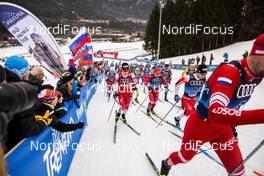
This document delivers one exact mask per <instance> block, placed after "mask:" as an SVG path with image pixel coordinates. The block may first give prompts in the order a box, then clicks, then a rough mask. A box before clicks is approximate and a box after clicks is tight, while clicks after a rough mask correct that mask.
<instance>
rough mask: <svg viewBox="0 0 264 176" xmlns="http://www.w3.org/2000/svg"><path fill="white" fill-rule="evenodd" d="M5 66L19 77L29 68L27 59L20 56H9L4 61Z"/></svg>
mask: <svg viewBox="0 0 264 176" xmlns="http://www.w3.org/2000/svg"><path fill="white" fill-rule="evenodd" d="M4 66H5V68H6V69H7V70H9V71H11V72H13V73H15V74H16V75H18V76H19V77H20V78H21V77H22V76H24V75H25V74H26V73H27V72H28V71H29V69H30V66H29V64H28V61H27V60H26V59H24V58H23V57H20V56H11V57H9V58H7V60H6V61H5V65H4Z"/></svg>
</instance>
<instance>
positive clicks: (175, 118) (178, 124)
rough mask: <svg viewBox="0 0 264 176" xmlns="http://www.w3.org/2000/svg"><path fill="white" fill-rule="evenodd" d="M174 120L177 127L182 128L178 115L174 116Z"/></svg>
mask: <svg viewBox="0 0 264 176" xmlns="http://www.w3.org/2000/svg"><path fill="white" fill-rule="evenodd" d="M174 120H175V127H176V128H181V127H180V119H179V117H178V116H176V117H174Z"/></svg>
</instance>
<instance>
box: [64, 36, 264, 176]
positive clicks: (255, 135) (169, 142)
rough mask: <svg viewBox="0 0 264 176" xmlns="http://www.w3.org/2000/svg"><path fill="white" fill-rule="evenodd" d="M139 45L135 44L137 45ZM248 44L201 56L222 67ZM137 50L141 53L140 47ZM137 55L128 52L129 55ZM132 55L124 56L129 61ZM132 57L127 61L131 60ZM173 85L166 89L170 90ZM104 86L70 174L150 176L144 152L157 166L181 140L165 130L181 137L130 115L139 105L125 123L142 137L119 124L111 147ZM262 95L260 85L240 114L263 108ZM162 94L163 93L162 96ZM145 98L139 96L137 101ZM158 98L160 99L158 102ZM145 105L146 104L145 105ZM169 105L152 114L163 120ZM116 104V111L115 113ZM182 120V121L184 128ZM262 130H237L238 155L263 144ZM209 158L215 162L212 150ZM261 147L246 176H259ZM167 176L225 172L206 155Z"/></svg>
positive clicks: (136, 114) (257, 127) (207, 175)
mask: <svg viewBox="0 0 264 176" xmlns="http://www.w3.org/2000/svg"><path fill="white" fill-rule="evenodd" d="M138 44H140V43H138ZM251 45H252V41H249V42H242V43H238V44H234V45H231V46H230V47H225V48H222V49H218V50H215V51H212V52H206V53H205V55H206V56H208V55H209V54H210V53H213V54H214V55H215V63H220V62H222V60H223V58H222V55H223V53H224V52H228V53H229V55H230V56H231V58H236V59H239V58H241V56H242V54H243V53H244V51H245V50H250V48H251ZM134 47H135V48H139V50H140V52H142V47H140V46H134ZM134 53H136V52H133V54H134ZM130 54H131V53H126V52H124V55H125V56H126V57H127V58H129V55H130ZM197 55H201V54H194V55H191V56H190V55H189V56H181V57H176V58H171V59H167V60H166V61H170V60H171V61H173V63H180V62H181V58H190V57H196V56H197ZM130 57H131V56H130ZM179 76H180V71H175V72H174V73H173V81H176V80H177V79H179ZM173 84H174V83H172V84H171V87H170V89H171V90H173ZM103 90H104V89H103V86H102V88H101V89H99V90H98V91H97V93H96V95H95V96H94V99H93V100H92V102H91V104H90V106H89V109H88V128H86V130H85V132H84V134H83V137H82V140H81V145H83V146H87V145H88V146H89V147H88V148H87V147H86V149H83V150H80V151H77V152H76V155H75V157H74V160H73V163H72V165H71V168H70V172H69V175H98V176H105V175H113V176H121V175H126V176H135V175H140V176H143V175H144V176H152V175H155V173H154V172H153V170H152V168H151V166H150V164H149V162H148V161H147V159H146V157H145V152H148V153H149V154H150V155H151V156H152V158H153V160H154V162H155V163H156V164H157V166H158V167H160V161H161V160H162V159H164V158H166V157H167V156H168V155H169V154H170V153H171V152H172V151H175V150H177V149H179V146H180V142H181V140H180V139H179V138H177V137H175V136H173V135H171V134H170V133H169V132H168V130H172V131H174V132H175V133H177V134H181V133H180V132H179V131H178V130H176V129H174V128H172V127H170V126H167V125H165V124H164V125H163V126H161V127H159V128H156V124H155V122H153V121H152V120H151V119H149V118H147V117H146V116H145V115H144V114H143V113H142V112H141V111H138V112H135V111H136V109H137V108H138V105H136V106H134V105H132V106H131V108H130V110H129V112H128V115H127V119H128V122H129V123H130V124H131V125H132V126H133V127H135V128H136V129H138V130H139V131H140V132H141V135H140V136H137V135H135V134H134V133H133V132H132V131H131V130H130V129H128V128H127V127H126V126H125V125H124V124H122V123H121V122H119V124H118V130H117V143H116V144H114V143H113V131H114V115H112V116H111V119H110V121H109V122H107V118H108V115H109V113H110V110H111V106H112V104H113V100H111V101H110V102H109V103H108V102H107V100H106V97H105V94H104V91H103ZM263 91H264V84H262V85H261V86H259V87H258V88H257V89H256V92H255V93H254V95H253V97H252V99H251V101H250V102H249V103H248V105H247V106H246V107H245V109H255V108H263V107H264V105H263V100H262V99H261V98H260V96H261V92H263ZM161 95H162V93H161ZM145 97H146V95H145V94H144V93H143V92H142V91H141V92H140V98H139V101H140V102H142V101H143V100H144V98H145ZM169 97H170V101H173V94H172V93H169ZM161 98H163V97H161ZM144 105H145V106H146V105H147V102H146V103H145V104H144ZM170 107H171V105H170V104H169V103H165V102H163V103H162V102H158V105H157V107H156V111H157V112H158V113H159V114H161V115H162V116H164V115H165V114H166V112H167V111H168V110H169V109H170ZM117 108H118V105H116V106H115V109H117ZM177 113H178V110H177V109H174V110H173V111H172V112H171V113H170V115H169V116H168V119H169V120H170V121H171V122H173V117H174V116H175V115H176V114H177ZM185 121H186V119H185V120H183V122H182V124H181V125H182V127H183V126H184V123H185ZM263 130H264V125H252V126H243V127H238V132H239V140H240V141H239V145H240V147H241V150H242V153H243V155H244V156H246V155H247V154H248V153H250V151H251V150H252V149H253V148H254V147H255V146H256V145H257V144H258V143H259V142H260V141H261V140H262V138H263ZM209 153H210V154H211V155H212V156H214V157H216V158H217V156H216V155H215V153H214V152H213V151H209ZM263 156H264V148H263V149H261V150H260V151H259V152H258V153H257V154H256V155H255V156H254V157H252V159H251V160H249V161H248V163H247V164H246V167H247V169H248V175H254V174H253V173H252V170H256V171H258V172H259V173H261V174H264V167H263V165H264V158H263ZM171 175H172V176H181V175H182V176H185V175H190V176H193V175H195V176H223V175H226V172H225V170H224V169H223V167H221V166H220V165H218V164H216V163H215V162H213V161H212V160H210V159H208V158H207V157H206V156H205V155H203V154H199V155H197V156H195V158H194V159H193V160H192V161H191V162H189V163H188V164H186V165H178V166H177V167H174V168H173V169H172V171H171Z"/></svg>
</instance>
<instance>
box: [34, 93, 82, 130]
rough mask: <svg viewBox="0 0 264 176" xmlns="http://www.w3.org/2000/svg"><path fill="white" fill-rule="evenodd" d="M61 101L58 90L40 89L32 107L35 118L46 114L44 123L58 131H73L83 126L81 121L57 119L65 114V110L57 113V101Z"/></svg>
mask: <svg viewBox="0 0 264 176" xmlns="http://www.w3.org/2000/svg"><path fill="white" fill-rule="evenodd" d="M62 101H63V97H62V96H61V93H60V92H59V91H56V90H55V91H54V90H51V89H43V90H41V92H40V93H39V94H38V103H37V104H36V106H35V107H34V112H35V117H36V119H38V118H39V117H42V116H45V114H46V116H47V118H46V119H47V120H46V121H44V123H45V122H46V125H49V126H50V127H52V128H54V129H55V130H57V131H60V132H68V131H74V130H77V129H81V128H83V126H84V123H83V122H79V123H77V124H66V123H63V122H61V121H60V120H59V119H60V118H62V117H63V116H64V115H65V114H66V112H65V113H64V114H62V113H61V112H60V110H59V113H57V110H58V109H56V106H57V103H58V102H59V103H61V102H62ZM47 114H48V115H47Z"/></svg>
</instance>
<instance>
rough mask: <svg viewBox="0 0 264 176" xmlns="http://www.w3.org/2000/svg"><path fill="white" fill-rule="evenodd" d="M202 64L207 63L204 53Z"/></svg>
mask: <svg viewBox="0 0 264 176" xmlns="http://www.w3.org/2000/svg"><path fill="white" fill-rule="evenodd" d="M202 64H203V65H206V57H205V55H204V54H203V56H202Z"/></svg>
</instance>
